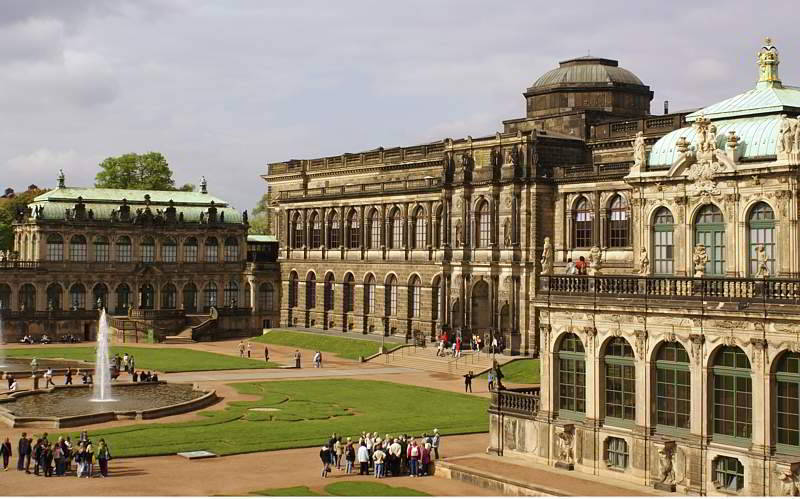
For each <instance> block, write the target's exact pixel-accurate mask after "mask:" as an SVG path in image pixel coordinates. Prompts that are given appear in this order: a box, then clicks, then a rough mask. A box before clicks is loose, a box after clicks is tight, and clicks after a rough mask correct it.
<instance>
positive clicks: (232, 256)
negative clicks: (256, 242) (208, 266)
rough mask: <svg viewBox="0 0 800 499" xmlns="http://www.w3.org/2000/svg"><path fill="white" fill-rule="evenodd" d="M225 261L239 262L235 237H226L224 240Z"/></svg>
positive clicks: (237, 244) (237, 243)
mask: <svg viewBox="0 0 800 499" xmlns="http://www.w3.org/2000/svg"><path fill="white" fill-rule="evenodd" d="M225 261H226V262H238V261H239V241H238V240H237V239H236V238H235V237H228V238H226V239H225Z"/></svg>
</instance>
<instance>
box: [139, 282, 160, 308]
mask: <svg viewBox="0 0 800 499" xmlns="http://www.w3.org/2000/svg"><path fill="white" fill-rule="evenodd" d="M139 296H140V297H141V298H140V300H139V307H140V308H144V309H148V310H152V309H154V308H155V305H156V292H155V290H154V289H153V286H152V285H151V284H149V283H145V284H143V285H142V287H141V288H139Z"/></svg>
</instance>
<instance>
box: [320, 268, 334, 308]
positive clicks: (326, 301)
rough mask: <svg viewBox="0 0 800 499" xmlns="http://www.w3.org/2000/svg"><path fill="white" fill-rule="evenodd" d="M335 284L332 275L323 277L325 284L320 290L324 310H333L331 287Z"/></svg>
mask: <svg viewBox="0 0 800 499" xmlns="http://www.w3.org/2000/svg"><path fill="white" fill-rule="evenodd" d="M335 283H336V278H335V277H334V276H333V274H331V273H328V274H327V275H326V276H325V284H324V285H323V289H322V292H323V293H322V301H323V303H322V305H323V307H324V308H325V310H333V287H334V285H335Z"/></svg>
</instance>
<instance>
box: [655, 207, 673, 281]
mask: <svg viewBox="0 0 800 499" xmlns="http://www.w3.org/2000/svg"><path fill="white" fill-rule="evenodd" d="M674 224H675V219H674V218H672V212H671V211H669V210H668V209H667V208H664V207H663V206H662V207H661V208H659V209H658V211H656V213H655V215H654V216H653V270H654V271H655V273H656V274H660V275H671V274H673V273H674V272H675V261H674V260H675V247H674V243H673V231H674Z"/></svg>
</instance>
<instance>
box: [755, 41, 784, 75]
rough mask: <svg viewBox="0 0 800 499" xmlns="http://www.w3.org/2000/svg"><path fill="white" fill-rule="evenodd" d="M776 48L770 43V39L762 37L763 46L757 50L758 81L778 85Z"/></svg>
mask: <svg viewBox="0 0 800 499" xmlns="http://www.w3.org/2000/svg"><path fill="white" fill-rule="evenodd" d="M779 63H780V61H779V60H778V49H777V48H775V46H774V45H773V44H772V39H771V38H769V37H767V38H765V39H764V46H763V47H761V50H759V51H758V82H759V83H762V82H766V83H768V84H777V85H780V81H781V80H780V79H779V78H778V64H779Z"/></svg>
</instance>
